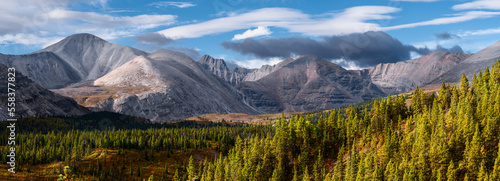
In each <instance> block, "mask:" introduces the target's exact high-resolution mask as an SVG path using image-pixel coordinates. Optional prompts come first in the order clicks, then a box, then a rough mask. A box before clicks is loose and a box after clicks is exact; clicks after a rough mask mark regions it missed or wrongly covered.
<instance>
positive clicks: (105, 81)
mask: <svg viewBox="0 0 500 181" xmlns="http://www.w3.org/2000/svg"><path fill="white" fill-rule="evenodd" d="M93 87H98V89H92V88H91V87H81V88H68V89H67V90H66V91H65V92H66V93H68V94H70V92H75V91H81V92H82V93H81V94H78V95H82V94H83V92H85V91H84V90H87V93H90V94H89V96H87V97H86V98H82V99H77V100H81V101H88V100H92V99H94V100H95V98H98V97H101V98H102V99H100V100H97V101H94V102H93V105H91V104H88V102H87V105H88V106H91V107H94V108H95V109H99V110H105V111H112V112H118V113H123V114H127V115H133V116H137V117H143V118H147V119H151V120H152V121H169V120H178V119H183V118H188V117H191V116H199V115H203V114H209V113H247V114H256V113H259V112H258V111H256V110H255V109H253V108H252V107H250V106H249V105H247V104H245V102H244V100H243V96H242V95H240V94H239V93H238V92H237V90H236V89H235V88H234V87H232V86H231V85H229V84H228V83H227V82H225V81H223V80H221V79H219V78H217V77H216V76H215V75H213V74H212V73H210V72H208V71H206V70H205V69H204V68H203V67H202V66H201V65H200V64H198V63H196V62H195V61H193V60H192V59H191V58H189V57H188V56H186V55H184V54H182V53H180V52H175V51H170V50H158V51H157V52H154V53H152V54H150V55H149V56H138V57H136V58H134V59H133V60H131V61H129V62H127V63H125V64H124V65H122V66H120V67H118V68H116V69H115V70H113V71H111V72H109V73H108V74H106V75H104V76H102V77H101V78H98V79H96V80H95V81H94V85H93ZM61 91H64V90H61ZM92 91H94V93H95V94H92ZM81 104H86V103H85V102H82V103H81Z"/></svg>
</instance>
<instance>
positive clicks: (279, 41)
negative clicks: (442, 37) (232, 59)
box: [221, 31, 463, 67]
mask: <svg viewBox="0 0 500 181" xmlns="http://www.w3.org/2000/svg"><path fill="white" fill-rule="evenodd" d="M221 45H222V46H223V47H224V48H226V49H229V50H233V51H236V52H239V53H241V54H244V55H253V56H256V57H258V58H272V57H281V58H286V57H293V56H295V55H305V54H311V55H317V56H319V57H323V58H325V59H330V60H336V59H343V60H345V61H347V62H350V63H351V64H355V65H357V66H363V67H371V66H374V65H376V64H379V63H394V62H399V61H403V60H409V59H410V58H411V52H415V53H417V54H420V55H427V54H429V53H431V52H432V51H433V50H431V49H429V48H427V47H424V48H418V47H415V46H413V45H405V44H403V43H401V42H400V41H399V40H398V39H396V38H394V37H392V36H390V35H388V34H387V33H385V32H380V31H377V32H374V31H371V32H366V33H353V34H349V35H341V36H325V37H321V38H320V39H319V40H316V39H312V38H308V37H302V36H295V37H287V38H260V39H245V40H244V41H241V42H231V41H224V42H222V44H221ZM437 49H438V50H441V51H450V52H453V53H463V50H462V48H461V47H460V46H458V45H456V46H455V47H453V48H451V49H446V48H444V47H441V46H438V47H437Z"/></svg>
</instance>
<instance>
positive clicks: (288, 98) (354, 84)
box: [236, 55, 385, 113]
mask: <svg viewBox="0 0 500 181" xmlns="http://www.w3.org/2000/svg"><path fill="white" fill-rule="evenodd" d="M276 66H278V67H279V68H278V69H276V70H274V71H273V72H272V73H270V74H269V75H267V76H264V77H262V78H260V79H258V80H257V81H246V82H243V83H241V84H239V85H237V86H236V87H237V88H238V89H239V90H240V91H241V92H242V93H243V94H244V95H245V96H246V98H247V101H248V102H249V103H250V105H252V106H254V107H256V108H257V109H259V110H260V111H262V112H266V113H271V112H281V111H285V112H288V111H292V110H294V111H311V110H323V109H330V108H334V107H339V106H344V105H349V104H351V103H358V102H361V101H364V100H367V99H371V98H376V97H383V96H384V95H385V94H384V93H383V92H382V91H381V90H380V89H379V88H378V87H377V86H375V85H374V84H372V83H371V82H370V81H368V80H366V79H363V77H361V76H360V75H358V74H355V73H352V72H349V71H347V70H345V69H344V68H342V67H340V66H338V65H336V64H334V63H332V62H329V61H327V60H324V59H320V58H319V57H316V56H311V55H306V56H302V57H299V58H297V59H295V60H293V59H287V60H285V61H283V62H281V63H280V64H278V65H276Z"/></svg>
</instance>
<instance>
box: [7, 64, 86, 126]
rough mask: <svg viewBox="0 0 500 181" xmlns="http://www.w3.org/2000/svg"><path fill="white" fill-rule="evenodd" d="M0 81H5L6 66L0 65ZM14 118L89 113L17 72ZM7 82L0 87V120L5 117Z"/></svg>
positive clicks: (68, 99) (72, 101) (70, 100)
mask: <svg viewBox="0 0 500 181" xmlns="http://www.w3.org/2000/svg"><path fill="white" fill-rule="evenodd" d="M0 72H1V73H0V80H4V81H5V80H7V76H8V75H7V72H8V71H7V66H5V65H3V64H0ZM14 84H15V87H13V88H14V89H15V94H16V95H15V98H16V100H15V109H16V111H15V113H16V117H17V118H19V117H45V116H75V115H83V114H85V113H89V112H90V111H89V110H88V109H86V108H84V107H82V106H80V105H78V104H77V103H76V102H75V101H74V100H73V99H70V98H67V97H63V96H61V95H58V94H55V93H53V92H51V91H49V90H47V89H45V88H43V87H41V86H40V85H38V84H36V83H35V82H33V81H32V80H30V79H29V78H28V77H26V76H24V75H23V74H22V73H20V72H19V71H16V75H15V82H14ZM7 93H8V92H7V82H4V83H2V84H1V85H0V110H1V111H0V119H2V120H5V119H7V118H8V115H7V107H6V106H7V103H8V102H7V98H8V97H7V96H8V94H7Z"/></svg>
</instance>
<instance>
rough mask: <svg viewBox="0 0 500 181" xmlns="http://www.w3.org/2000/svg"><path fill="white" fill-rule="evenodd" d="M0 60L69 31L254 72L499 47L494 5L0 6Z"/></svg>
mask: <svg viewBox="0 0 500 181" xmlns="http://www.w3.org/2000/svg"><path fill="white" fill-rule="evenodd" d="M0 12H2V13H0V53H2V54H15V55H18V54H26V53H31V52H34V51H37V50H40V49H43V48H44V47H47V46H49V45H51V44H53V43H56V42H58V41H60V40H62V39H63V38H65V37H67V36H70V35H72V34H76V33H91V34H94V35H96V36H99V37H101V38H103V39H105V40H107V41H109V42H111V43H116V44H122V45H127V46H131V47H134V48H137V49H141V50H144V51H147V52H154V51H156V50H158V49H161V48H166V49H172V50H176V51H180V52H183V53H186V54H187V55H188V56H190V57H192V58H193V59H194V60H197V59H198V58H200V57H201V56H202V55H204V54H208V55H211V56H213V57H215V58H223V59H225V60H226V62H228V64H230V65H233V66H240V67H247V68H259V67H260V66H262V65H264V64H276V63H278V62H279V61H281V60H284V59H285V58H287V57H292V58H294V57H299V56H301V55H304V54H313V55H317V56H319V57H321V58H324V59H327V60H329V61H332V62H334V63H337V64H339V65H341V66H343V67H345V68H347V69H360V68H368V67H372V66H374V65H376V64H378V63H392V62H398V61H404V60H408V59H412V58H417V57H420V56H423V55H426V54H428V53H430V52H432V51H434V50H441V51H449V52H452V53H475V52H477V51H479V50H481V49H483V48H485V47H487V46H489V45H492V44H494V43H496V42H498V41H500V23H499V22H500V21H499V20H500V1H498V0H356V1H352V0H342V1H341V0H324V1H323V0H321V1H320V0H317V1H306V0H192V1H151V0H150V1H147V0H141V1H138V0H17V1H3V2H2V6H0Z"/></svg>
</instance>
